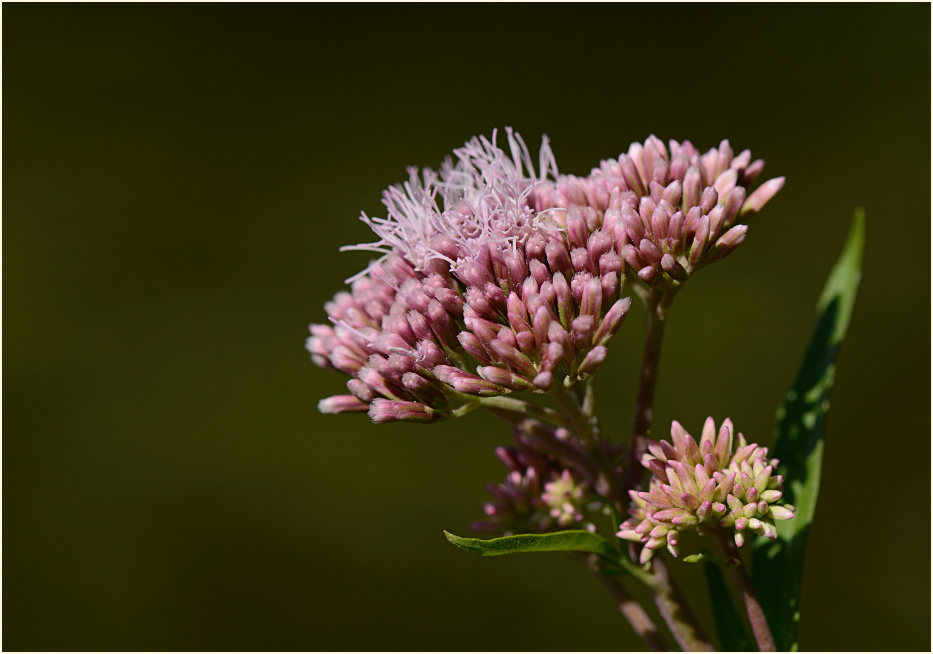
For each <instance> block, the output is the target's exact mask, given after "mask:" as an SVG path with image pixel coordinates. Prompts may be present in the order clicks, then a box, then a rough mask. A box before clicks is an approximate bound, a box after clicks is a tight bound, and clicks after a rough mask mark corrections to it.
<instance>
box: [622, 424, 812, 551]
mask: <svg viewBox="0 0 933 654" xmlns="http://www.w3.org/2000/svg"><path fill="white" fill-rule="evenodd" d="M671 440H672V443H668V442H667V441H663V440H662V441H652V442H651V443H650V444H649V446H648V451H649V452H650V454H645V456H644V458H643V460H642V464H643V465H644V466H645V467H646V468H648V469H649V470H650V471H651V473H652V476H651V480H650V482H649V487H648V491H647V492H637V491H630V495H631V498H632V503H631V505H630V508H629V514H630V515H631V518H629V519H628V520H626V521H625V522H624V523H623V524H622V525H621V530H620V531H619V533H618V536H619V538H624V539H626V540H631V541H634V542H636V543H643V544H644V548H643V549H642V551H641V562H642V563H647V562H648V561H649V560H650V559H651V557H652V556H653V555H654V552H655V550H658V549H660V548H662V547H664V546H667V548H668V550H669V551H670V552H671V554H673V555H674V556H677V554H678V551H677V544H678V541H679V539H680V533H681V532H683V531H686V530H694V531H700V532H712V531H716V530H728V532H729V534H730V536H731V537H732V538H733V539H734V540H735V543H736V545H738V546H739V547H741V546H742V545H743V543H744V542H745V534H746V533H748V532H753V533H756V534H761V535H762V536H766V537H768V538H770V539H772V540H773V539H775V538H776V537H777V529H776V527H775V526H774V521H775V520H790V519H791V518H793V517H794V511H795V510H796V509H795V508H794V507H793V506H791V505H790V504H786V503H784V502H782V501H781V498H782V491H781V489H782V486H783V483H784V479H783V477H782V476H781V475H773V474H772V473H773V472H774V470H775V469H776V468H777V465H778V461H777V459H771V458H768V448H766V447H762V446H760V445H758V444H756V443H751V444H750V443H747V442H746V441H745V437H744V436H742V434H739V435H738V439H735V438H734V436H733V428H732V421H731V420H729V419H728V418H727V419H726V420H724V421H723V423H722V427H721V428H720V429H719V435H718V437H717V435H716V423H715V422H714V421H713V419H712V418H707V419H706V424H704V425H703V433H702V435H701V436H700V442H699V444H698V443H697V442H696V440H694V438H693V436H691V435H690V434H688V433H687V432H686V431H685V430H684V428H683V427H682V426H681V425H680V423H679V422H677V421H676V420H675V421H674V422H673V424H672V425H671Z"/></svg>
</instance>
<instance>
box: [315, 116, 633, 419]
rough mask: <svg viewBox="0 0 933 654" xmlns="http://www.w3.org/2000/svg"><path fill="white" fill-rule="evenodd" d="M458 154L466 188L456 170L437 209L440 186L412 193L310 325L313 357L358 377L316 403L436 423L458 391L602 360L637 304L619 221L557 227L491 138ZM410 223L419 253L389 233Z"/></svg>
mask: <svg viewBox="0 0 933 654" xmlns="http://www.w3.org/2000/svg"><path fill="white" fill-rule="evenodd" d="M516 139H517V135H516V136H514V137H513V136H512V135H511V133H510V141H512V143H513V147H512V157H513V159H515V160H516V161H518V162H521V161H522V160H523V159H527V158H528V156H527V150H526V149H524V148H523V147H520V146H518V145H516V144H518V143H521V142H520V141H518V140H516ZM522 145H523V144H522ZM545 149H546V144H545V146H544V147H543V148H542V152H543V153H544V151H545ZM547 152H549V149H547ZM460 157H461V162H463V161H468V162H470V164H471V165H472V166H473V168H472V172H473V176H472V179H473V185H474V187H473V188H472V190H470V189H469V188H467V183H466V181H465V180H466V179H467V178H466V171H465V170H463V166H462V165H461V166H458V167H456V168H450V167H448V168H447V169H446V172H445V173H444V174H443V175H442V177H441V178H440V179H441V180H442V182H443V184H445V185H447V186H446V187H445V190H444V193H443V196H444V197H445V198H446V200H445V202H446V203H448V204H449V205H450V206H447V205H446V204H445V206H444V208H443V210H440V209H439V208H438V207H437V206H434V205H431V203H429V202H427V200H426V199H425V198H427V197H428V196H429V195H432V196H433V195H437V194H438V193H439V191H438V190H437V189H435V190H434V191H432V192H431V193H427V192H426V191H425V190H424V188H421V190H420V191H418V192H415V191H414V190H413V188H414V187H408V190H407V191H406V194H407V195H406V197H407V198H408V199H409V200H411V202H410V203H409V205H408V206H407V209H406V210H410V213H408V214H405V215H402V214H401V213H398V212H396V215H395V217H394V218H393V219H392V220H388V219H387V221H385V222H383V223H382V224H381V227H384V228H385V229H382V231H381V232H377V233H381V234H382V235H383V241H384V242H385V243H386V244H388V245H390V246H391V247H390V249H389V252H388V254H386V256H385V257H384V258H383V259H382V260H380V261H378V262H375V263H373V264H372V265H371V266H370V268H369V269H368V270H367V271H365V273H364V274H363V275H362V276H360V277H358V278H357V279H356V280H355V281H354V282H353V284H352V288H351V292H349V293H347V292H343V293H338V294H337V296H336V297H335V298H334V300H333V301H332V302H330V303H328V304H327V305H326V307H325V308H326V310H327V313H328V317H329V318H330V320H331V322H332V323H333V326H330V325H312V326H311V337H310V338H309V339H308V341H307V347H308V349H309V351H310V352H311V355H312V358H313V360H314V361H315V362H316V363H317V364H318V365H321V366H324V367H331V368H335V369H338V370H340V371H342V372H344V373H346V374H348V375H350V376H351V377H352V378H351V380H350V381H349V382H348V389H349V391H350V394H348V395H338V396H334V397H330V398H327V399H325V400H323V401H322V402H321V403H320V405H319V407H320V409H321V411H323V412H326V413H341V412H346V411H366V410H368V411H369V415H370V417H371V418H372V419H373V420H374V421H376V422H387V421H393V420H434V419H437V418H439V417H445V416H450V415H452V412H453V411H454V410H455V408H456V405H457V404H461V405H462V404H463V402H464V396H474V397H483V396H494V395H502V394H506V393H509V392H512V391H544V390H548V389H550V388H552V387H553V386H554V385H555V384H565V385H568V384H572V383H574V382H575V381H577V380H579V379H583V378H586V377H588V376H590V375H592V374H593V373H594V372H595V371H596V370H597V369H598V368H599V366H600V365H601V364H602V363H603V361H604V360H605V359H606V356H607V353H608V350H607V348H606V345H607V343H608V342H609V340H610V338H611V337H612V336H613V335H614V334H615V333H616V331H617V330H618V329H619V327H620V325H621V324H622V321H623V320H624V318H625V316H626V314H627V312H628V310H629V307H630V305H631V301H630V299H629V298H623V297H622V283H623V280H624V277H623V276H624V271H623V262H622V259H621V257H620V256H619V254H618V251H617V248H616V243H618V242H619V240H620V238H621V237H622V236H623V233H622V231H621V225H620V224H618V223H615V224H613V225H608V226H607V225H604V224H603V221H602V216H601V215H600V214H598V213H597V212H596V211H595V210H594V209H592V208H591V207H582V208H581V207H577V206H573V207H570V208H569V209H568V210H567V211H566V215H565V217H564V220H563V222H564V228H563V229H559V228H557V226H556V225H554V224H552V223H550V222H549V219H545V217H544V216H545V214H546V212H547V211H549V210H535V209H532V208H531V206H530V204H529V202H530V201H531V200H530V199H529V198H531V191H532V187H533V186H534V184H535V183H536V182H535V180H534V179H529V178H521V179H524V180H525V181H524V182H522V181H521V179H519V177H518V176H519V175H520V173H521V170H522V168H523V167H524V164H522V165H518V164H516V163H513V162H512V160H511V159H509V158H508V157H507V156H506V155H505V153H504V152H503V151H501V150H497V149H495V146H494V145H492V144H491V143H490V142H488V141H474V142H471V143H470V144H467V147H466V148H465V149H464V150H462V151H460ZM541 159H542V161H547V160H548V157H547V156H546V154H542V157H541ZM503 180H505V181H503ZM447 187H449V188H447ZM425 193H427V194H425ZM394 197H395V196H394V195H393V198H394ZM393 201H396V200H393ZM400 203H401V200H398V201H397V202H396V204H400ZM387 206H389V203H388V202H387ZM418 211H422V214H423V215H422V214H418ZM390 213H391V211H390ZM457 216H459V217H460V218H457ZM464 216H467V217H469V220H467V219H463V220H460V219H461V218H463V217H464ZM457 220H460V222H457ZM445 221H446V222H445ZM390 223H391V224H390ZM454 223H456V225H457V226H458V227H457V228H456V229H454V230H453V231H443V229H442V227H443V226H444V225H445V224H447V225H449V224H454ZM465 225H466V226H468V227H469V229H467V228H466V227H464V226H465ZM509 225H511V227H509ZM415 227H417V228H418V229H420V230H421V233H420V236H418V237H417V238H421V239H422V240H421V241H420V243H421V245H423V246H424V247H423V248H422V249H418V248H419V247H420V246H419V245H418V243H415V241H416V240H417V238H415V239H414V240H412V241H411V242H407V245H405V246H402V245H400V244H396V243H395V242H394V241H393V240H392V239H394V238H396V237H398V238H400V239H401V238H402V236H404V235H405V234H410V233H414V232H413V231H412V230H414V228H415ZM435 227H437V231H436V232H435V231H432V230H434V229H435ZM452 234H453V235H455V236H456V238H453V237H451V235H452ZM509 234H511V235H509ZM399 235H402V236H399ZM425 239H427V240H425ZM425 244H427V245H425ZM474 371H475V372H474ZM468 399H469V398H467V400H468Z"/></svg>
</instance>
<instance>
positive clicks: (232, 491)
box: [3, 4, 930, 650]
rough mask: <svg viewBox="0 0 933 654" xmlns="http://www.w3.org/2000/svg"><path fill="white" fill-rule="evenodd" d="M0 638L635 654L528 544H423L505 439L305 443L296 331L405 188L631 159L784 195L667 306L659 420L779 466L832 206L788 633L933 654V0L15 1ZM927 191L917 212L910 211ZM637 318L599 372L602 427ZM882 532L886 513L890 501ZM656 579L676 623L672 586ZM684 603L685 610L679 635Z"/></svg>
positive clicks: (314, 381)
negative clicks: (670, 148) (702, 152)
mask: <svg viewBox="0 0 933 654" xmlns="http://www.w3.org/2000/svg"><path fill="white" fill-rule="evenodd" d="M4 18H5V20H4V25H3V78H4V91H5V93H4V110H5V115H4V120H3V128H4V130H3V132H4V137H5V138H4V142H3V164H4V173H5V179H4V181H5V184H4V191H5V192H4V194H3V217H4V223H3V272H4V277H3V280H4V282H3V292H4V307H3V308H4V309H5V316H6V320H5V321H4V325H3V326H4V328H5V329H4V331H5V333H4V335H5V339H4V346H5V347H4V358H3V375H4V381H5V385H4V390H5V394H4V399H5V403H4V405H5V407H4V408H5V413H4V421H3V427H4V429H3V518H4V525H3V527H4V538H3V564H4V565H3V571H4V575H3V596H4V600H5V601H4V606H3V627H4V634H3V635H4V645H5V648H6V649H8V650H111V649H116V650H176V649H180V650H295V649H297V650H334V649H337V650H393V649H405V650H577V649H585V650H617V649H627V648H640V647H641V645H640V644H639V641H638V640H637V639H635V637H634V636H633V635H632V634H631V632H630V630H629V628H628V626H627V625H626V624H625V623H624V621H623V620H622V619H621V617H620V616H619V615H618V612H617V611H616V609H615V608H614V606H613V605H612V604H611V602H610V601H609V600H608V597H607V596H605V595H604V591H603V590H602V589H601V588H600V587H599V585H598V584H597V583H596V582H595V581H594V579H593V578H592V577H591V575H589V574H588V573H586V572H585V570H583V569H582V567H581V566H579V564H577V563H575V562H573V561H570V560H568V559H564V558H562V557H561V556H560V555H553V556H552V555H537V556H528V557H504V558H496V559H483V558H480V557H475V556H471V555H468V554H466V553H464V552H462V551H458V550H455V549H454V548H453V547H451V546H450V545H448V544H447V543H446V542H445V541H444V538H443V536H442V534H441V530H442V529H445V528H446V529H449V530H451V531H454V532H458V533H466V532H467V529H468V525H469V524H470V522H472V521H473V520H475V519H477V518H478V517H479V516H480V514H481V509H480V505H481V502H482V501H484V500H485V499H486V492H485V490H484V484H485V483H486V482H487V481H494V480H498V479H499V478H500V477H501V475H502V470H501V468H500V466H499V464H498V462H497V461H496V459H495V457H494V456H493V453H492V450H493V448H494V446H495V445H497V444H500V443H504V442H506V441H507V440H508V433H507V430H506V429H505V428H504V427H503V426H501V425H499V424H497V423H496V422H495V421H494V419H493V418H492V417H490V416H485V415H479V414H474V415H470V416H468V417H467V418H465V419H463V420H461V421H459V422H455V423H448V424H443V425H435V426H430V427H424V426H416V427H411V426H407V425H389V426H374V425H371V424H369V423H368V421H367V420H366V418H365V417H362V416H337V417H335V416H322V415H320V414H318V412H317V410H316V404H317V401H318V399H319V398H321V397H323V396H326V395H330V394H334V393H339V392H343V391H342V389H343V388H344V381H345V380H344V379H343V378H342V377H341V376H340V375H339V374H337V373H333V372H328V371H324V370H320V369H318V368H316V367H315V366H313V365H312V364H311V363H310V362H309V360H308V356H307V354H306V353H305V352H304V350H303V342H304V338H305V335H306V326H307V324H308V323H309V322H312V321H323V320H324V319H325V316H324V312H323V308H322V307H323V303H324V302H325V301H327V300H328V299H329V298H330V297H331V296H332V295H333V293H334V292H335V291H337V290H338V289H339V288H341V284H342V281H341V280H343V279H344V278H346V277H348V276H349V275H351V274H352V273H354V272H356V271H357V270H359V269H360V268H361V267H362V266H363V265H364V264H365V262H366V260H367V257H366V255H365V254H362V253H348V254H338V252H337V248H338V247H339V246H340V245H342V244H345V243H357V242H361V241H366V240H369V238H370V237H369V235H368V234H367V229H366V227H365V226H364V225H363V224H362V223H360V222H358V221H357V220H356V217H357V216H358V214H359V212H360V211H361V210H365V211H367V212H368V213H375V214H376V215H380V213H379V212H380V208H381V206H380V203H379V200H380V192H381V190H382V188H383V187H385V186H387V185H388V184H390V183H393V182H396V181H399V180H401V179H402V178H404V176H405V172H404V170H405V166H408V165H413V164H414V165H436V164H438V163H439V162H440V160H441V159H442V158H443V156H444V155H445V154H446V153H447V152H449V151H450V150H451V149H452V148H454V147H456V146H458V145H460V144H462V143H463V142H464V141H465V140H466V139H468V138H469V137H470V136H471V135H473V134H481V133H484V134H489V133H490V132H491V130H492V128H494V127H496V126H504V125H512V126H514V127H516V128H517V129H518V130H520V131H521V132H522V133H523V134H524V135H525V137H526V138H527V139H528V140H529V141H531V142H534V143H535V145H536V144H537V142H538V137H539V135H540V134H541V133H545V132H546V133H547V134H548V135H549V136H550V138H551V140H552V144H553V147H554V150H555V153H556V155H557V158H558V162H559V165H560V167H561V170H562V171H564V172H573V173H578V174H585V173H586V172H588V171H589V169H590V168H591V167H592V166H594V165H595V164H596V163H597V162H598V160H599V159H601V158H606V157H610V156H616V155H618V153H619V152H620V151H622V150H624V149H625V148H627V146H628V144H629V142H631V141H633V140H643V139H644V138H645V137H646V136H647V135H648V134H649V133H654V134H657V135H658V136H660V137H661V138H663V139H667V138H678V139H683V138H689V139H691V140H692V141H693V142H694V143H695V144H697V145H698V146H699V147H701V148H703V149H706V148H708V147H710V146H713V145H716V144H718V143H719V141H720V139H722V138H724V137H728V138H730V139H731V141H732V143H733V145H734V146H735V147H736V150H740V149H742V148H745V147H749V148H751V149H752V151H753V153H754V154H755V155H756V156H761V157H764V158H765V159H766V160H767V162H768V166H767V169H766V173H770V175H772V176H773V175H778V174H783V175H786V176H787V179H788V182H787V186H786V188H785V189H784V191H782V193H781V194H780V195H779V196H778V197H777V199H775V200H774V202H773V203H772V204H771V205H770V206H769V207H768V208H767V210H766V211H765V212H764V213H763V214H762V215H761V217H760V220H758V219H756V220H755V222H754V224H753V225H752V228H751V230H750V234H749V238H748V240H747V242H746V243H745V244H744V245H743V246H742V247H741V248H740V249H739V250H738V251H737V252H736V253H735V254H734V255H732V256H731V257H730V258H729V259H728V260H727V261H726V262H724V263H722V264H717V265H716V266H713V267H711V268H709V269H707V270H704V271H703V272H702V274H699V275H698V276H697V277H696V278H695V279H693V280H692V281H691V282H690V284H689V287H688V288H687V289H685V291H684V292H683V293H682V294H681V295H680V296H679V297H678V300H677V302H676V303H675V305H674V307H673V309H672V312H671V322H670V326H669V329H668V333H667V341H666V343H665V346H664V353H663V357H662V365H661V372H660V386H659V390H658V402H657V406H656V422H655V425H656V427H657V428H659V429H663V427H664V425H665V424H667V423H669V421H670V420H671V419H673V418H677V419H678V420H680V421H681V422H683V423H684V424H685V425H686V426H687V427H688V428H690V429H697V430H698V429H699V428H700V426H701V424H702V420H703V419H704V418H705V417H706V416H707V415H713V416H715V417H716V418H717V419H722V418H724V417H726V416H731V417H732V418H733V420H735V422H736V424H737V426H738V428H739V429H740V430H741V431H743V432H744V433H745V434H746V435H747V436H749V437H750V438H753V439H756V440H759V441H763V442H767V443H770V442H771V438H772V436H771V434H772V428H773V422H774V413H775V409H776V407H777V405H778V403H779V402H780V401H781V399H782V397H783V394H784V392H785V390H786V389H787V387H788V386H789V384H790V382H791V380H792V378H793V376H794V373H795V371H796V367H797V365H798V362H799V361H800V357H801V355H802V353H803V349H804V347H805V344H806V342H807V340H808V337H809V334H810V330H811V328H812V325H813V319H814V307H815V304H816V300H817V297H818V295H819V292H820V289H821V287H822V284H823V281H824V279H825V276H826V274H827V273H828V271H829V269H830V267H831V265H832V262H833V260H834V259H835V257H836V255H837V253H838V251H839V249H840V248H841V246H842V242H843V239H844V237H845V235H846V232H847V230H848V226H849V222H850V220H851V216H852V212H853V209H854V208H855V207H856V206H857V205H861V206H864V207H865V208H866V210H867V214H868V219H869V223H868V245H867V249H866V255H865V256H866V261H865V273H864V278H863V284H862V288H861V292H860V297H859V300H858V302H857V304H856V309H855V315H854V318H853V322H852V325H851V329H850V335H849V338H848V340H847V342H846V344H845V346H844V348H843V352H842V355H841V359H840V363H839V367H838V370H837V376H836V390H835V392H834V396H833V408H832V412H831V414H830V418H829V427H828V434H827V442H826V451H825V469H824V471H823V490H822V494H821V497H820V503H819V507H818V518H817V521H816V522H815V523H814V526H813V528H812V529H811V538H810V548H809V551H808V554H807V564H806V572H805V579H804V589H803V598H802V609H803V619H802V623H801V646H802V647H803V648H804V649H811V650H812V649H815V650H821V649H822V650H850V649H854V650H926V649H928V648H929V646H930V640H929V634H930V621H929V616H930V586H929V579H930V540H929V533H930V523H929V519H928V515H929V511H928V506H929V505H928V498H929V492H930V476H929V461H930V445H929V443H930V441H929V435H930V420H929V416H930V404H929V398H930V385H929V383H930V382H929V379H930V378H929V374H928V373H929V368H928V366H929V361H930V349H929V343H930V340H929V335H930V322H929V318H928V317H929V316H930V304H929V299H928V298H929V297H930V287H929V281H928V280H929V273H930V257H929V250H928V243H929V241H930V222H929V215H930V211H929V207H927V208H923V207H924V203H926V202H927V198H928V196H929V191H930V186H929V181H930V159H929V156H930V100H929V99H930V65H929V61H930V60H929V52H930V37H929V31H928V27H929V23H930V7H929V6H927V5H838V4H833V5H781V6H768V5H765V6H743V5H725V6H717V5H709V6H693V5H691V6H676V5H650V6H639V5H634V6H633V5H590V6H555V5H540V6H539V5H521V6H506V5H481V6H479V5H448V6H442V7H441V6H422V5H407V6H385V5H379V6H370V5H353V6H315V5H268V6H255V5H230V6H220V5H67V6H66V5H20V4H14V5H7V8H6V9H5V10H4ZM918 199H919V202H920V205H918V204H917V202H918ZM643 319H644V312H643V311H641V310H640V309H639V310H636V311H633V313H632V315H631V316H630V317H629V319H628V322H627V323H626V326H625V327H624V328H623V330H622V332H621V333H620V335H619V336H618V337H617V339H616V341H615V343H614V346H613V348H612V352H611V355H610V359H609V361H608V363H607V364H606V366H605V368H604V370H603V371H601V373H600V376H601V377H602V378H603V379H602V381H601V385H600V387H599V401H600V413H601V417H602V418H603V420H604V424H605V425H606V429H607V430H609V433H615V434H618V435H619V436H620V437H621V436H622V435H623V434H625V433H626V430H627V429H628V428H629V425H630V421H631V418H632V416H631V411H632V400H633V398H634V389H635V382H636V378H637V365H638V359H639V356H640V345H641V338H642V327H643ZM908 507H910V508H908ZM685 567H686V566H681V569H678V573H679V574H683V575H684V578H685V580H686V583H687V585H688V586H689V592H690V596H691V598H692V599H693V601H695V602H696V603H698V604H701V603H702V601H703V599H704V597H703V591H702V586H701V583H702V578H701V572H698V571H696V570H692V569H691V570H686V569H683V568H685ZM699 611H700V612H701V613H704V614H707V611H706V609H704V608H702V607H701V608H700V609H699Z"/></svg>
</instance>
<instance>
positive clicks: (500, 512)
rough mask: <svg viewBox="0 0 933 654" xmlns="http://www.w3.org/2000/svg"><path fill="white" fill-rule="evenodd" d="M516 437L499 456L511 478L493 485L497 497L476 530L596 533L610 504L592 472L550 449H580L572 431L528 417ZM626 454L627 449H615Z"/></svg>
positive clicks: (500, 449) (484, 508) (476, 526)
mask: <svg viewBox="0 0 933 654" xmlns="http://www.w3.org/2000/svg"><path fill="white" fill-rule="evenodd" d="M513 436H514V438H515V445H514V446H513V447H499V448H496V456H497V457H499V460H500V461H502V463H503V464H504V465H505V467H506V468H507V469H508V473H507V474H506V477H505V480H504V481H503V482H502V483H501V484H487V486H486V488H487V489H488V490H489V492H490V494H491V495H492V496H493V498H494V499H493V501H491V502H486V503H485V504H484V505H483V511H484V513H485V514H486V518H485V519H484V520H482V521H480V522H476V523H473V525H471V527H470V528H471V529H472V530H473V531H477V532H484V533H490V534H498V535H506V536H508V535H512V534H517V533H527V532H547V531H554V530H557V529H586V530H588V531H596V525H595V524H594V522H593V520H594V519H595V518H596V517H597V516H598V515H600V514H603V513H604V512H605V509H606V506H605V504H604V503H603V502H602V501H601V500H599V499H596V498H594V496H593V493H594V487H593V484H592V483H591V482H590V481H589V475H588V474H587V473H586V472H585V471H584V470H582V469H577V468H574V466H573V464H572V462H571V461H568V460H566V459H564V458H558V457H556V456H554V455H552V454H550V453H548V452H547V449H549V448H553V445H554V443H555V442H557V443H559V444H562V445H563V446H564V447H566V448H569V449H572V448H574V447H576V446H577V443H576V441H575V439H573V438H572V437H571V434H570V432H569V431H568V430H566V429H563V428H556V429H555V428H551V427H547V426H545V425H543V424H541V423H539V422H536V421H525V423H524V425H523V428H520V429H515V430H514V432H513ZM542 440H543V441H547V444H543V443H542ZM620 454H621V450H619V451H614V452H611V453H610V455H615V456H619V455H620Z"/></svg>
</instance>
